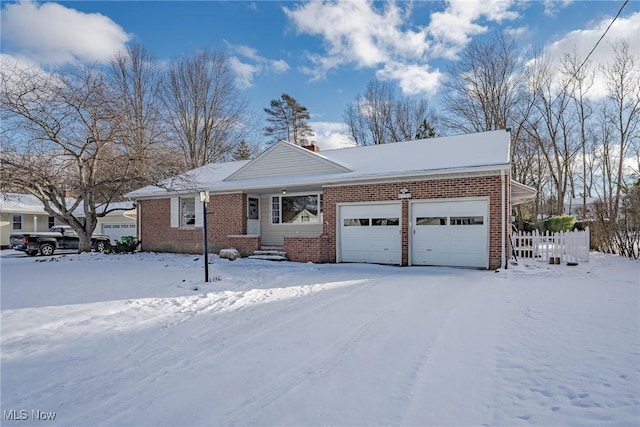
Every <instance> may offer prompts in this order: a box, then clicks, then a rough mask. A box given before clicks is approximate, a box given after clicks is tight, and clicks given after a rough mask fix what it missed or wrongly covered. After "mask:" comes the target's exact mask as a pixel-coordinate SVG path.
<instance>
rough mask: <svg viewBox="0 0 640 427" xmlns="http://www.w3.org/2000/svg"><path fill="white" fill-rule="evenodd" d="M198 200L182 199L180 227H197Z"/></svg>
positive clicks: (192, 198) (191, 198)
mask: <svg viewBox="0 0 640 427" xmlns="http://www.w3.org/2000/svg"><path fill="white" fill-rule="evenodd" d="M195 225H196V199H195V197H180V227H195Z"/></svg>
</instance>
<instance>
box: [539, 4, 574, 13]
mask: <svg viewBox="0 0 640 427" xmlns="http://www.w3.org/2000/svg"><path fill="white" fill-rule="evenodd" d="M571 3H573V0H560V1H558V0H544V14H545V15H547V16H554V15H555V14H556V13H558V11H559V10H560V9H563V8H565V7H567V6H569V5H570V4H571Z"/></svg>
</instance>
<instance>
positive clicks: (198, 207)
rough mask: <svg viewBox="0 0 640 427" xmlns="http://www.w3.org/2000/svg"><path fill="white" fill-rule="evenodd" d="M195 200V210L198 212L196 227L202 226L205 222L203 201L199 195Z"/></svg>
mask: <svg viewBox="0 0 640 427" xmlns="http://www.w3.org/2000/svg"><path fill="white" fill-rule="evenodd" d="M195 201H196V203H195V206H196V210H195V212H196V224H195V226H196V227H202V226H203V224H202V202H201V201H200V199H199V198H197V197H196V198H195Z"/></svg>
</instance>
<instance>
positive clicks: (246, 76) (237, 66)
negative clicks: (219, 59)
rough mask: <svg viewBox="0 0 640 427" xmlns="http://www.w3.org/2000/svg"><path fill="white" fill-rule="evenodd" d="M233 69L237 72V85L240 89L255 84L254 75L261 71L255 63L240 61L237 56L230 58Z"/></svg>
mask: <svg viewBox="0 0 640 427" xmlns="http://www.w3.org/2000/svg"><path fill="white" fill-rule="evenodd" d="M229 64H230V65H231V69H233V71H234V72H235V73H236V85H237V86H238V88H239V89H247V88H250V87H251V86H252V85H253V76H254V75H256V74H257V73H259V72H260V68H259V67H256V66H255V65H251V64H247V63H244V62H242V61H240V60H239V59H238V58H237V57H235V56H232V57H230V58H229Z"/></svg>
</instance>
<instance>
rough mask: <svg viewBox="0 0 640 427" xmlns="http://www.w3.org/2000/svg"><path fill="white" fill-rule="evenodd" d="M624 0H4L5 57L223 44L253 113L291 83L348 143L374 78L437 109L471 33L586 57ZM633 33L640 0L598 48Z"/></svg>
mask: <svg viewBox="0 0 640 427" xmlns="http://www.w3.org/2000/svg"><path fill="white" fill-rule="evenodd" d="M623 3H624V2H623V1H572V0H564V1H526V2H517V1H513V0H500V1H490V0H473V1H472V0H465V1H449V2H439V1H423V2H417V1H416V2H406V1H405V2H396V3H391V2H366V1H358V0H348V1H338V2H279V1H254V2H249V1H233V2H218V1H135V2H134V1H73V2H57V3H53V2H52V3H33V2H29V1H23V2H5V1H3V2H2V17H1V19H2V22H1V24H2V46H1V52H2V55H3V58H5V59H6V58H9V57H12V58H18V59H20V60H22V61H25V62H29V63H35V64H37V65H40V66H42V67H56V66H61V65H64V64H66V63H73V62H76V63H77V62H93V61H98V62H105V61H108V59H109V57H110V56H111V55H112V54H113V52H114V51H116V50H119V49H122V48H123V47H124V46H125V45H126V44H127V43H132V42H139V43H141V44H142V45H143V46H145V47H147V48H148V49H149V50H151V51H152V52H153V53H154V54H155V56H156V57H157V58H159V59H160V60H162V61H169V60H171V59H172V58H174V57H177V56H180V55H182V54H185V53H188V52H189V51H192V50H195V49H198V48H210V49H214V50H218V49H219V50H224V51H225V52H226V53H227V54H228V55H229V57H230V60H231V61H232V64H233V66H234V68H235V69H236V72H237V73H238V76H239V79H238V84H239V86H240V87H241V88H242V91H243V93H244V94H245V95H246V96H247V97H248V98H249V100H250V102H251V107H252V109H253V110H254V111H255V112H256V114H262V109H263V108H264V107H267V106H268V105H269V101H270V100H271V99H274V98H278V97H279V96H280V95H281V94H282V93H283V92H287V93H289V94H290V95H292V96H293V97H294V98H296V99H297V100H298V101H299V102H300V103H301V104H303V105H305V106H306V107H307V108H308V110H309V112H310V113H311V116H312V125H313V127H314V129H315V130H316V134H317V135H316V139H317V140H318V143H319V144H320V145H321V147H322V146H324V147H326V148H328V147H329V146H337V145H340V143H341V141H342V139H341V137H340V135H341V131H340V123H341V122H342V113H343V111H344V110H345V108H346V106H347V104H348V103H349V102H351V101H353V100H354V99H355V97H356V96H357V95H358V94H359V93H362V92H363V91H364V90H365V88H366V85H367V83H368V82H369V81H370V80H372V79H379V80H384V81H390V82H392V83H393V84H394V85H396V86H397V88H398V93H399V94H403V95H407V96H415V97H421V98H424V99H427V100H428V101H429V102H430V103H431V105H432V106H433V107H434V108H435V109H436V110H437V109H438V107H439V105H438V100H439V96H440V95H441V93H442V83H443V79H444V78H445V75H444V72H445V70H446V67H447V66H448V65H449V64H450V63H452V61H456V59H457V55H458V54H459V52H460V51H461V50H462V49H464V47H465V46H466V45H467V44H468V43H469V42H470V41H471V40H473V39H475V38H482V37H490V36H492V35H494V34H495V33H496V32H500V31H507V32H509V33H510V34H512V35H514V36H515V37H516V38H517V40H518V42H519V44H520V45H521V46H522V47H523V52H525V51H526V50H527V49H528V48H538V49H540V50H542V51H543V52H545V54H547V55H549V56H550V57H552V58H556V59H557V58H559V57H561V56H562V55H563V54H564V53H567V52H571V51H575V52H576V53H577V54H578V56H579V57H582V58H583V57H586V55H587V53H588V52H589V50H590V49H591V48H592V47H593V45H594V44H595V42H596V41H597V39H598V38H599V37H600V36H601V35H602V33H603V32H604V30H605V28H606V26H607V25H609V23H610V22H611V20H612V18H613V16H615V14H616V13H617V12H618V10H619V9H620V7H621V6H622V5H623ZM620 39H622V40H627V41H628V42H629V43H630V45H631V49H632V51H635V52H636V53H638V52H640V2H638V1H630V2H629V3H628V4H627V5H626V6H625V7H624V9H623V12H622V14H621V16H620V18H618V20H617V21H616V23H615V24H614V26H613V27H612V28H611V30H610V31H609V33H608V34H607V38H606V39H605V40H604V41H603V42H602V44H601V46H600V47H599V48H598V50H596V52H594V54H593V56H592V60H593V62H594V64H600V63H604V62H606V61H607V60H609V59H610V53H611V49H610V48H609V46H608V45H607V42H613V41H614V40H620Z"/></svg>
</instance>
